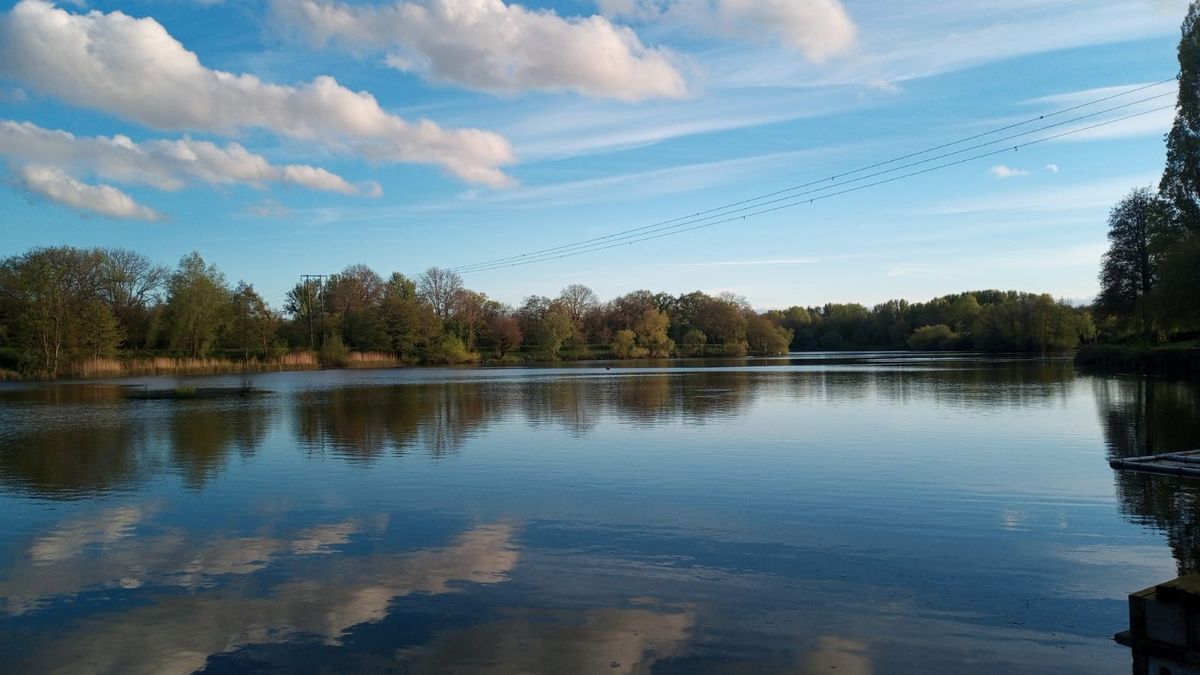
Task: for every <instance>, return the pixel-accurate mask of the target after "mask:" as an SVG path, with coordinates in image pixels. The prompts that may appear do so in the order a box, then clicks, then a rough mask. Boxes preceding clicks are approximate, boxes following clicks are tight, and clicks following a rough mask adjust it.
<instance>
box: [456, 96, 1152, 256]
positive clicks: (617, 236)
mask: <svg viewBox="0 0 1200 675" xmlns="http://www.w3.org/2000/svg"><path fill="white" fill-rule="evenodd" d="M1174 81H1175V78H1171V79H1167V80H1161V81H1159V82H1154V83H1151V84H1146V85H1141V86H1138V87H1134V88H1131V89H1128V90H1125V91H1121V92H1118V93H1114V94H1110V95H1107V96H1103V97H1100V98H1097V99H1093V100H1091V101H1087V102H1085V103H1080V104H1077V105H1074V106H1070V107H1067V108H1063V109H1061V110H1056V111H1053V112H1050V113H1047V114H1044V115H1039V116H1037V117H1033V118H1030V119H1027V120H1023V121H1020V122H1016V123H1013V124H1008V125H1005V126H1002V127H999V128H996V129H992V130H989V131H986V132H982V133H978V134H974V135H972V136H968V137H965V138H961V139H958V140H955V141H951V142H949V143H943V144H941V145H936V146H933V147H930V148H926V149H923V150H919V151H916V152H911V153H907V154H905V155H901V156H898V157H894V158H891V159H888V160H884V161H881V162H875V163H873V164H869V165H867V166H863V167H859V168H857V169H853V170H850V171H845V172H841V173H837V174H834V175H832V176H828V177H825V178H821V179H817V180H813V181H809V182H807V183H802V184H799V185H794V186H791V187H787V188H783V189H781V190H776V191H774V192H770V193H767V194H763V195H758V196H756V197H751V198H748V199H743V200H740V201H736V202H732V203H728V204H724V205H721V206H717V207H713V208H711V209H706V210H704V211H699V212H696V213H693V214H690V215H686V216H679V217H676V218H672V219H669V220H664V221H659V222H657V223H652V224H649V225H643V226H640V227H635V228H630V229H626V230H622V231H620V232H614V233H612V234H608V235H603V236H600V237H593V238H591V239H585V240H582V241H577V242H574V243H570V244H563V245H560V246H555V247H552V248H546V249H541V250H538V251H530V252H527V253H522V254H519V255H513V256H507V257H502V258H494V259H491V260H486V261H482V262H478V263H473V264H469V265H461V266H459V267H456V268H453V269H454V271H456V272H460V273H470V272H478V271H485V270H489V269H496V268H500V267H508V266H514V263H519V262H523V261H525V260H527V259H538V260H540V259H543V258H544V257H545V256H550V257H545V258H544V259H554V258H556V257H563V256H552V255H551V254H558V253H566V252H569V251H572V250H575V249H588V250H591V248H592V247H593V246H595V245H597V244H601V243H613V242H614V241H620V242H621V243H627V242H626V241H625V240H629V239H631V238H634V237H640V236H642V235H645V234H651V233H657V232H659V231H666V230H675V229H677V228H685V227H686V228H687V229H683V230H679V231H690V230H691V229H698V228H692V227H687V226H689V225H693V224H695V223H697V222H699V221H702V220H707V219H719V218H723V217H725V216H728V215H730V214H733V213H743V212H748V211H751V210H753V209H758V208H760V207H762V206H765V205H767V204H774V203H778V202H782V201H786V200H790V199H793V198H796V197H799V196H801V195H810V194H819V193H821V192H825V191H828V190H832V189H835V188H838V187H841V186H844V185H848V184H851V183H855V182H860V181H863V180H869V179H870V178H874V177H878V176H881V175H886V174H888V173H894V172H896V171H902V170H904V169H906V168H911V167H913V166H918V165H921V164H927V163H929V162H934V161H937V160H939V159H944V158H947V157H950V156H954V155H959V154H962V153H965V152H970V151H972V150H976V149H979V148H983V147H987V146H991V145H995V144H997V143H1003V142H1005V141H1008V140H1013V139H1016V138H1021V137H1025V136H1029V135H1031V134H1035V133H1040V132H1042V131H1046V130H1048V129H1052V128H1057V127H1061V126H1064V125H1067V124H1073V123H1076V122H1079V121H1082V120H1085V119H1090V118H1093V117H1097V116H1099V115H1103V114H1107V113H1110V112H1114V111H1117V110H1121V109H1124V108H1128V107H1131V106H1134V105H1138V104H1141V103H1146V102H1148V101H1153V100H1155V99H1159V98H1163V97H1166V96H1172V95H1174V94H1175V91H1174V90H1172V91H1170V92H1166V93H1163V94H1158V95H1155V96H1150V97H1146V98H1142V99H1139V100H1136V101H1132V102H1130V103H1124V104H1121V105H1118V106H1113V107H1110V108H1107V109H1104V110H1100V111H1096V112H1091V113H1088V114H1085V115H1080V116H1077V117H1074V118H1072V119H1068V120H1065V121H1062V122H1057V123H1054V124H1050V125H1045V126H1042V127H1039V128H1037V129H1032V130H1029V131H1024V132H1021V133H1018V134H1013V135H1010V136H1007V137H1004V138H1000V139H994V140H991V141H988V142H985V143H980V144H977V145H973V146H970V147H967V148H961V149H958V150H954V151H952V152H948V153H943V154H941V155H936V156H933V157H927V158H925V159H922V160H920V161H916V162H911V163H908V164H904V165H901V166H895V167H892V168H890V169H887V170H884V171H878V172H875V173H872V174H868V175H864V176H859V177H857V178H853V179H849V180H847V178H849V177H850V176H855V175H857V174H861V173H865V172H867V171H871V170H872V169H877V168H880V167H884V166H888V165H890V164H897V163H899V162H903V161H905V160H909V159H913V158H916V157H920V156H921V155H927V154H929V153H932V152H937V151H939V150H944V149H946V148H950V147H953V146H955V145H961V144H963V143H968V142H971V141H974V140H978V139H981V138H986V137H988V136H993V135H995V134H999V133H1003V132H1005V131H1010V130H1012V129H1016V128H1019V127H1022V126H1026V125H1029V124H1033V123H1037V122H1042V121H1045V120H1046V119H1048V118H1053V117H1057V116H1060V115H1064V114H1066V113H1070V112H1074V111H1077V110H1081V109H1084V108H1087V107H1091V106H1094V105H1096V104H1098V103H1103V102H1106V101H1111V100H1114V99H1117V98H1121V97H1125V96H1129V95H1131V94H1135V93H1138V92H1141V91H1145V90H1147V89H1151V88H1154V87H1158V86H1162V85H1164V84H1167V83H1169V82H1174ZM984 156H987V155H984ZM914 175H915V174H914ZM839 181H840V182H839ZM814 186H820V187H817V188H816V189H813V190H809V191H807V192H803V193H799V194H791V193H796V192H797V191H798V190H802V189H804V188H812V187H814ZM839 194H841V193H839ZM771 198H776V199H772V200H771V201H765V200H768V199H771ZM738 207H744V208H738ZM722 222H728V220H723V221H722ZM641 240H642V239H637V241H641ZM628 243H632V242H628ZM596 250H603V249H596ZM584 252H586V251H584ZM531 261H533V262H536V261H537V260H531Z"/></svg>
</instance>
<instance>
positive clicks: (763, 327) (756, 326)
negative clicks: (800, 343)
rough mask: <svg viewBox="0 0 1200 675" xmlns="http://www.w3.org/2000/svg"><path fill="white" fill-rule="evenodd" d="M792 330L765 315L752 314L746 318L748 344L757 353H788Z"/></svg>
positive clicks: (769, 354) (771, 354)
mask: <svg viewBox="0 0 1200 675" xmlns="http://www.w3.org/2000/svg"><path fill="white" fill-rule="evenodd" d="M792 336H793V333H792V331H791V330H788V329H787V328H784V327H783V326H780V325H779V324H777V323H775V322H774V321H771V320H770V319H768V318H767V317H765V316H759V315H757V314H750V315H749V316H748V317H747V319H746V345H747V347H748V348H749V350H750V351H751V352H753V353H755V354H762V355H765V356H773V355H776V354H786V353H787V352H788V349H790V347H791V344H792Z"/></svg>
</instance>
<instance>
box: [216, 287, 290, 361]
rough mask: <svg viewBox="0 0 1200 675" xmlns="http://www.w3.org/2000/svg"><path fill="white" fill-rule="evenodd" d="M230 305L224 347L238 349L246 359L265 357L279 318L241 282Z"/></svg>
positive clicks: (250, 288) (277, 326) (260, 297)
mask: <svg viewBox="0 0 1200 675" xmlns="http://www.w3.org/2000/svg"><path fill="white" fill-rule="evenodd" d="M229 304H230V307H229V327H228V330H227V331H226V333H225V342H226V344H228V345H229V346H230V347H232V348H234V349H238V350H240V351H241V352H242V356H243V358H245V359H249V358H250V354H251V353H256V354H259V355H260V356H264V357H265V356H267V355H268V354H269V353H270V352H271V347H272V345H273V344H274V343H275V334H276V331H278V329H279V316H278V315H277V314H276V313H275V312H274V311H273V310H272V309H271V308H270V307H269V306H268V305H267V302H266V301H265V300H263V299H262V296H260V295H259V294H258V292H257V291H255V290H254V286H253V285H251V284H248V283H246V282H244V281H240V282H238V285H237V288H236V289H234V291H233V294H232V295H231V296H230V303H229Z"/></svg>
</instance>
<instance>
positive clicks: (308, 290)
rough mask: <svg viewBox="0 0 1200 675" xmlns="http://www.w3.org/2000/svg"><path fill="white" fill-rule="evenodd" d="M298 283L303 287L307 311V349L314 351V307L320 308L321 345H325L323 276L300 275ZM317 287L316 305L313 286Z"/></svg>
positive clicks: (315, 341)
mask: <svg viewBox="0 0 1200 675" xmlns="http://www.w3.org/2000/svg"><path fill="white" fill-rule="evenodd" d="M300 283H301V285H303V286H304V304H305V307H306V308H307V309H308V312H306V313H307V314H308V347H309V349H316V346H317V340H316V335H315V334H314V333H313V312H314V311H315V308H316V307H318V306H319V307H320V308H321V344H322V345H324V344H325V275H324V274H301V275H300ZM314 283H315V284H316V286H317V298H316V301H317V302H316V303H314V301H313V300H314V299H313V284H314Z"/></svg>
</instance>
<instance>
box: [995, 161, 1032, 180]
mask: <svg viewBox="0 0 1200 675" xmlns="http://www.w3.org/2000/svg"><path fill="white" fill-rule="evenodd" d="M988 173H989V174H991V175H992V176H995V177H996V178H999V179H1001V180H1003V179H1005V178H1016V177H1017V176H1028V175H1029V172H1028V171H1026V170H1024V169H1014V168H1012V167H1010V166H1005V165H1004V164H998V165H996V166H993V167H992V168H990V169H988Z"/></svg>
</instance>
